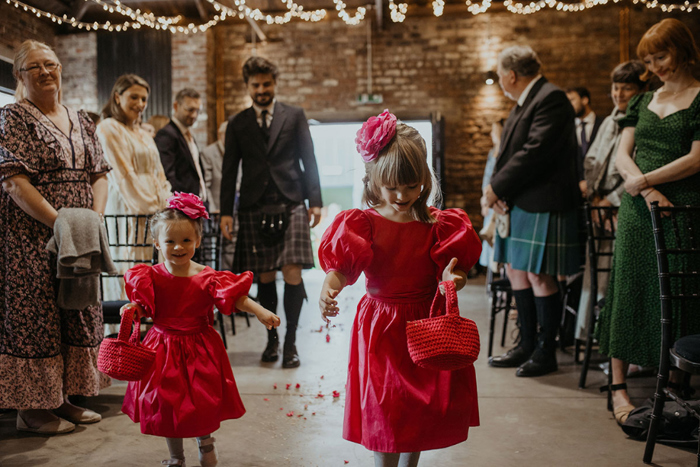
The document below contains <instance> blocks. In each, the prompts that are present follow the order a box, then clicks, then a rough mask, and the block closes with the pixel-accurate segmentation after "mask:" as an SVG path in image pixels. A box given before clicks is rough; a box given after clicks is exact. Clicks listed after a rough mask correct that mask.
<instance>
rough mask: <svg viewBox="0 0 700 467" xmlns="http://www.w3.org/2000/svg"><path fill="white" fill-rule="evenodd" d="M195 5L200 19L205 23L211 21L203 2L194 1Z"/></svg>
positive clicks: (200, 0)
mask: <svg viewBox="0 0 700 467" xmlns="http://www.w3.org/2000/svg"><path fill="white" fill-rule="evenodd" d="M194 4H195V6H196V7H197V11H198V12H199V17H200V18H201V20H202V21H204V22H205V23H206V22H207V21H209V13H208V12H207V9H206V8H205V7H204V3H203V0H194Z"/></svg>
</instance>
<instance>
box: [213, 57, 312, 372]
mask: <svg viewBox="0 0 700 467" xmlns="http://www.w3.org/2000/svg"><path fill="white" fill-rule="evenodd" d="M243 80H244V82H245V84H246V88H247V91H248V93H249V94H250V97H251V98H252V100H253V105H252V106H251V107H249V108H248V109H246V110H244V111H242V112H240V113H238V114H236V115H235V116H233V117H232V118H231V119H229V124H228V128H227V130H226V142H225V152H224V162H223V169H222V177H221V180H222V182H221V203H220V207H221V230H222V232H223V235H224V237H226V238H227V239H229V240H231V239H232V233H233V206H234V199H235V195H236V189H235V186H236V176H237V174H238V170H239V169H238V167H239V163H242V164H241V170H242V177H241V187H240V198H239V210H238V236H237V240H236V253H235V255H234V266H233V269H234V272H242V271H246V270H248V271H253V272H254V273H255V275H256V276H257V279H258V299H259V301H260V304H261V305H262V306H264V307H265V308H267V309H268V310H270V311H272V312H275V311H276V309H277V288H276V285H275V277H276V273H277V271H278V270H281V271H282V275H283V277H284V311H285V316H286V318H287V330H286V334H285V339H284V350H283V355H282V366H283V367H284V368H295V367H298V366H299V364H300V362H299V355H298V353H297V349H296V328H297V324H298V323H299V314H300V313H301V307H302V304H303V301H304V299H305V298H306V291H305V290H304V283H303V281H302V277H301V271H302V269H305V268H311V267H313V264H314V260H313V252H312V250H311V238H310V231H309V225H311V227H314V226H315V225H317V224H318V222H319V221H320V217H321V206H322V202H321V186H320V183H319V176H318V168H317V166H316V157H315V156H314V147H313V142H312V141H311V133H310V132H309V125H308V123H307V121H306V116H305V115H304V111H303V110H302V109H300V108H298V107H293V106H291V105H286V104H283V103H281V102H278V101H276V100H275V87H276V84H277V67H276V66H275V65H273V64H272V63H270V62H269V61H267V60H265V59H264V58H261V57H251V58H250V59H248V61H246V63H245V64H244V65H243ZM305 200H308V203H309V209H308V211H307V209H306V205H305ZM278 349H279V346H278V336H277V331H276V330H275V329H273V330H271V331H269V332H268V342H267V347H266V348H265V351H264V352H263V355H262V361H263V362H274V361H277V359H278Z"/></svg>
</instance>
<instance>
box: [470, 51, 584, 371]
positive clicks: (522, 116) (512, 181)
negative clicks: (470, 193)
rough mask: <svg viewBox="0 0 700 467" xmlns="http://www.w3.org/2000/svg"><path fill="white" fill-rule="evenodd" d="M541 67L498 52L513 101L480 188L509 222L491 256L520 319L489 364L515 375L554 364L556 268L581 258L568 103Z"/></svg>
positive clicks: (525, 55)
mask: <svg viewBox="0 0 700 467" xmlns="http://www.w3.org/2000/svg"><path fill="white" fill-rule="evenodd" d="M540 67H541V64H540V61H539V59H538V57H537V54H535V52H534V51H533V50H532V49H531V48H530V47H527V46H515V47H510V48H508V49H505V50H504V51H502V52H501V54H500V55H499V64H498V76H499V84H500V85H501V88H502V89H503V92H504V93H505V95H506V96H508V97H509V98H510V99H512V100H514V101H516V102H517V105H516V106H515V108H513V110H512V111H511V113H510V115H509V117H508V119H507V120H506V122H505V125H504V128H503V136H502V138H501V148H500V154H499V156H498V159H497V162H496V168H495V170H494V174H493V177H492V178H491V184H490V185H488V186H487V187H486V189H485V190H484V197H485V200H484V201H485V204H486V205H488V206H489V207H493V208H494V210H495V211H496V212H497V213H499V214H500V215H506V213H507V215H508V218H509V228H503V229H499V236H498V238H497V239H496V242H495V254H494V259H495V260H496V261H499V262H504V263H507V273H508V278H509V279H510V282H511V285H512V288H513V295H514V297H515V300H516V305H517V309H518V320H519V325H520V343H519V344H518V346H517V347H515V348H513V349H511V350H510V351H509V352H507V353H506V354H505V355H502V356H499V357H492V358H491V359H490V360H489V364H490V365H491V366H494V367H519V368H518V370H517V372H516V375H517V376H539V375H543V374H547V373H550V372H553V371H556V370H557V360H556V354H555V349H556V344H555V341H556V335H557V330H558V327H559V321H560V319H561V312H562V305H561V298H560V296H559V291H558V287H557V281H556V276H557V275H568V274H573V273H574V272H576V271H578V269H579V268H580V265H581V251H580V244H579V238H578V227H579V226H578V213H577V207H578V205H579V203H580V200H581V195H580V193H579V191H578V183H577V182H578V179H577V176H576V155H577V143H576V135H575V133H574V111H573V108H572V107H571V104H570V103H569V100H568V99H567V97H566V94H565V93H564V91H562V90H561V89H559V88H557V87H556V86H554V85H553V84H551V83H549V82H547V80H546V79H545V78H544V77H543V76H542V75H541V74H540ZM504 225H505V220H504ZM538 324H539V331H538Z"/></svg>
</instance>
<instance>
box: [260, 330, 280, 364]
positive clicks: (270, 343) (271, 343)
mask: <svg viewBox="0 0 700 467" xmlns="http://www.w3.org/2000/svg"><path fill="white" fill-rule="evenodd" d="M272 331H274V332H272ZM272 331H268V334H267V347H265V351H264V352H263V354H262V358H261V360H262V361H263V362H265V363H271V362H276V361H277V360H278V359H279V355H278V354H279V349H280V344H279V338H278V337H277V330H276V329H273V330H272Z"/></svg>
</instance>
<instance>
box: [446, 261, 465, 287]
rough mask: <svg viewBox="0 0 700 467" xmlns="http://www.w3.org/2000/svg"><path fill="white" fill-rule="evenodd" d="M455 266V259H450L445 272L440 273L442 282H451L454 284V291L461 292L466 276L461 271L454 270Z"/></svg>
mask: <svg viewBox="0 0 700 467" xmlns="http://www.w3.org/2000/svg"><path fill="white" fill-rule="evenodd" d="M455 266H457V258H452V259H451V260H450V262H449V263H448V264H447V267H445V270H444V271H442V281H443V282H445V281H452V282H454V283H455V289H457V290H461V289H462V287H464V285H465V284H466V283H467V275H466V274H465V273H464V272H463V271H460V270H459V269H455ZM443 293H444V292H443Z"/></svg>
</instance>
